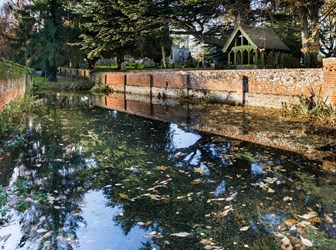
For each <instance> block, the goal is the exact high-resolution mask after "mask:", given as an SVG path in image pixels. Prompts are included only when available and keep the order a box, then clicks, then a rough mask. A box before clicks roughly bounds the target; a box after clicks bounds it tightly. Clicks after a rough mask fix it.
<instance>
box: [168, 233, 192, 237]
mask: <svg viewBox="0 0 336 250" xmlns="http://www.w3.org/2000/svg"><path fill="white" fill-rule="evenodd" d="M190 235H191V233H187V232H180V233H174V234H171V236H176V237H181V238H185V237H188V236H190Z"/></svg>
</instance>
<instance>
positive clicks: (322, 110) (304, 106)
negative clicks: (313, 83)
mask: <svg viewBox="0 0 336 250" xmlns="http://www.w3.org/2000/svg"><path fill="white" fill-rule="evenodd" d="M320 92H321V90H320V91H319V94H318V95H317V96H316V95H315V93H314V90H313V89H310V93H311V96H310V97H307V96H301V97H300V99H299V104H293V105H291V106H290V107H289V113H290V114H291V115H294V116H295V115H300V116H304V117H306V118H308V119H310V120H312V121H315V122H319V123H326V122H328V121H329V119H330V118H331V116H332V115H333V112H334V110H333V108H332V106H331V105H329V104H327V103H326V100H324V99H323V98H321V95H320Z"/></svg>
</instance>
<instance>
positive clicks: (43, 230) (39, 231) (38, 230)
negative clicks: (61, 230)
mask: <svg viewBox="0 0 336 250" xmlns="http://www.w3.org/2000/svg"><path fill="white" fill-rule="evenodd" d="M46 232H48V230H46V229H43V228H40V229H37V230H36V233H38V234H43V233H46Z"/></svg>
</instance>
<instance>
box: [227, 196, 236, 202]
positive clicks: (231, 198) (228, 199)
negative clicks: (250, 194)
mask: <svg viewBox="0 0 336 250" xmlns="http://www.w3.org/2000/svg"><path fill="white" fill-rule="evenodd" d="M234 198H236V196H235V195H233V196H230V197H228V198H226V199H225V200H226V201H232V200H233V199H234Z"/></svg>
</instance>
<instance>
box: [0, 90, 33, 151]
mask: <svg viewBox="0 0 336 250" xmlns="http://www.w3.org/2000/svg"><path fill="white" fill-rule="evenodd" d="M33 104H34V100H33V97H32V96H31V95H29V94H26V95H25V96H24V98H22V99H21V100H16V101H12V102H11V103H10V104H9V105H7V106H6V108H5V109H4V110H3V111H2V112H1V113H0V153H3V152H4V151H6V150H7V149H8V148H11V147H14V146H17V145H18V144H20V143H23V142H24V141H25V135H26V130H27V122H26V121H27V115H28V114H29V113H30V112H31V110H32V108H33Z"/></svg>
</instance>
